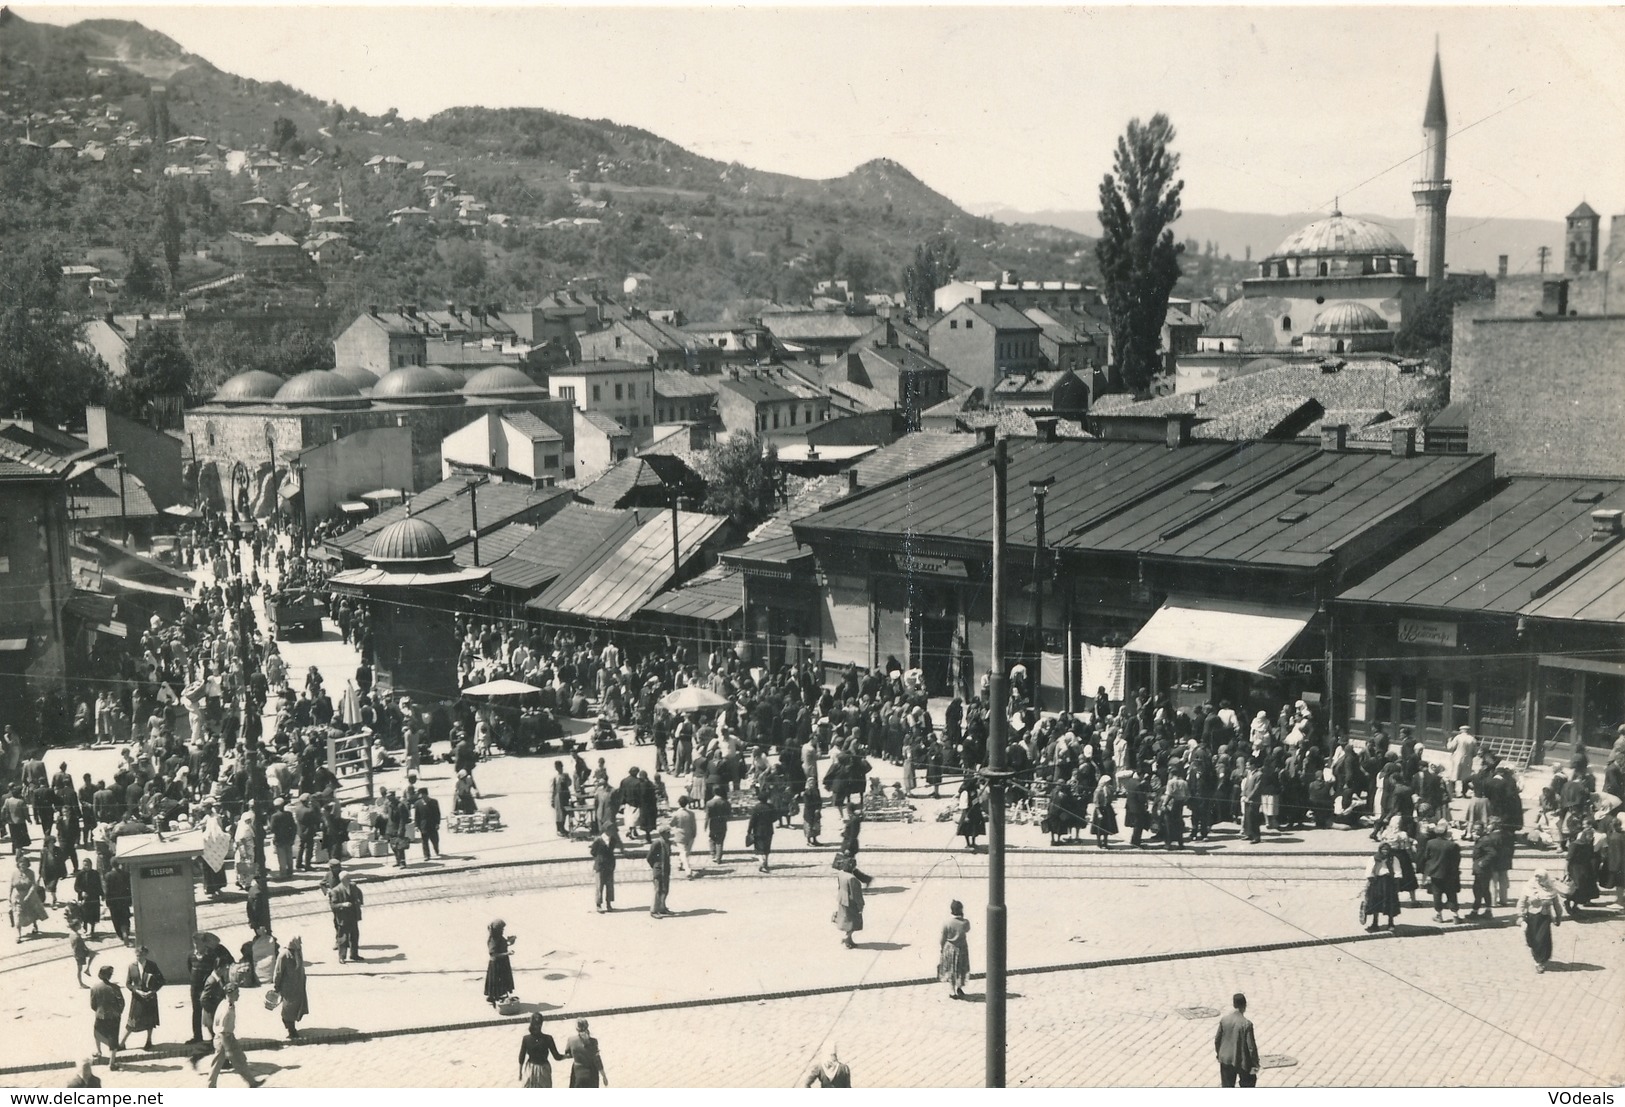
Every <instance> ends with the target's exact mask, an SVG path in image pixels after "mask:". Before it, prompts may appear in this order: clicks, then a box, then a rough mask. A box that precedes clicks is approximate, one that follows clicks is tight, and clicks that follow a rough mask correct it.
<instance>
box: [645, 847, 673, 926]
mask: <svg viewBox="0 0 1625 1107" xmlns="http://www.w3.org/2000/svg"><path fill="white" fill-rule="evenodd" d="M649 882H650V883H651V884H652V885H653V890H654V902H653V903H651V904H650V905H649V914H650V915H651V916H652V917H654V918H657V919H662V918H665V917H666V916H667V915H670V914H671V912H670V911H668V910H666V893H668V892H670V891H671V828H670V827H664V826H663V827H661V828H660V830H659V831H658V832H657V833H656V834H655V835H654V837H653V840H652V841H651V842H650V843H649Z"/></svg>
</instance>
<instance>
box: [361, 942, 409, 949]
mask: <svg viewBox="0 0 1625 1107" xmlns="http://www.w3.org/2000/svg"><path fill="white" fill-rule="evenodd" d="M361 948H362V949H400V948H401V947H400V946H398V945H395V944H394V943H392V942H379V943H378V944H377V945H375V946H374V945H366V946H362V947H361Z"/></svg>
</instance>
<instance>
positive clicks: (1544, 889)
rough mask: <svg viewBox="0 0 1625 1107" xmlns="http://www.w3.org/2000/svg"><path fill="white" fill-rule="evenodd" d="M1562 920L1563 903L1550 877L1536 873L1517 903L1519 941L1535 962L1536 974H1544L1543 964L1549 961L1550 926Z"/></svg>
mask: <svg viewBox="0 0 1625 1107" xmlns="http://www.w3.org/2000/svg"><path fill="white" fill-rule="evenodd" d="M1562 921H1563V903H1562V900H1561V898H1560V897H1559V895H1558V892H1557V889H1556V888H1555V887H1554V886H1553V884H1552V877H1551V874H1550V873H1546V872H1537V873H1536V874H1535V875H1534V878H1533V879H1531V880H1530V881H1529V886H1528V887H1527V888H1525V889H1524V890H1523V896H1522V897H1521V898H1520V899H1519V900H1518V925H1519V926H1521V927H1523V940H1524V942H1525V944H1527V945H1528V946H1529V955H1530V956H1531V957H1533V958H1534V959H1535V971H1536V972H1545V971H1546V962H1548V961H1550V960H1551V959H1552V927H1554V926H1557V925H1559V924H1560V923H1561V922H1562Z"/></svg>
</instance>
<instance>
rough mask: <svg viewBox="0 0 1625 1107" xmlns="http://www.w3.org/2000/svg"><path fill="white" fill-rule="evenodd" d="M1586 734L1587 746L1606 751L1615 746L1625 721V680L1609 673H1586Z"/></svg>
mask: <svg viewBox="0 0 1625 1107" xmlns="http://www.w3.org/2000/svg"><path fill="white" fill-rule="evenodd" d="M1585 678H1586V687H1585V706H1584V707H1582V708H1581V714H1582V715H1583V716H1584V718H1585V726H1584V734H1585V740H1586V743H1587V744H1588V745H1592V746H1601V747H1603V748H1605V749H1606V748H1607V747H1608V746H1610V745H1612V744H1613V741H1614V737H1615V732H1614V728H1615V727H1617V726H1618V725H1619V723H1620V720H1621V719H1625V677H1618V676H1613V675H1610V674H1607V673H1587V674H1586V675H1585Z"/></svg>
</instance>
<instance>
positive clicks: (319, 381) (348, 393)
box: [276, 369, 362, 406]
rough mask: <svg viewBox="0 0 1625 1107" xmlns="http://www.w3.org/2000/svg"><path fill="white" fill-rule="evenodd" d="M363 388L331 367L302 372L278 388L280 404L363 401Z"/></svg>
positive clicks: (353, 403)
mask: <svg viewBox="0 0 1625 1107" xmlns="http://www.w3.org/2000/svg"><path fill="white" fill-rule="evenodd" d="M361 399H362V396H361V390H360V389H359V388H357V387H356V386H355V385H354V384H352V383H351V382H350V381H348V380H346V379H345V378H343V377H341V376H339V375H338V374H337V373H335V372H333V371H332V370H331V369H312V370H310V371H309V372H307V373H300V374H299V375H298V376H297V377H294V378H292V379H290V380H289V381H288V382H287V383H286V384H284V385H283V386H282V387H281V388H279V389H277V393H276V402H277V403H279V404H314V405H330V404H348V405H350V406H355V405H356V404H357V402H358V401H361Z"/></svg>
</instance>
